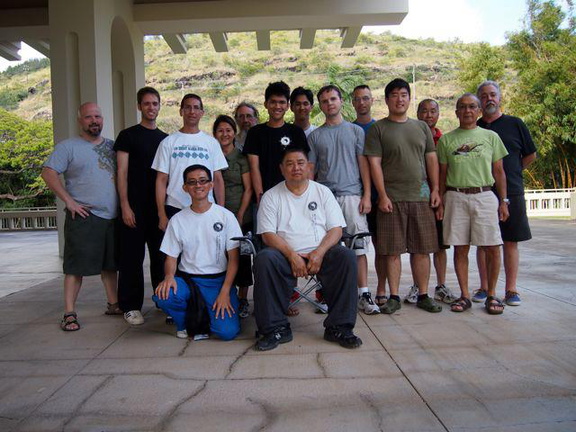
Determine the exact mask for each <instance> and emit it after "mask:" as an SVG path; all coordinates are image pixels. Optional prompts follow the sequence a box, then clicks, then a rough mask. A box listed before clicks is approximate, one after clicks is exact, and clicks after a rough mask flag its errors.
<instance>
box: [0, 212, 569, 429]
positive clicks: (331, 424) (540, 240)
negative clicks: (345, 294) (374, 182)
mask: <svg viewBox="0 0 576 432" xmlns="http://www.w3.org/2000/svg"><path fill="white" fill-rule="evenodd" d="M532 228H533V234H534V237H535V238H534V240H532V241H531V242H527V243H524V244H522V245H521V259H522V264H521V275H520V279H519V287H520V292H521V293H522V299H523V301H524V303H523V305H522V306H520V307H516V308H513V307H507V308H506V310H505V312H504V314H503V315H501V316H489V315H487V314H486V312H484V310H483V308H482V307H481V306H480V305H478V304H474V306H473V308H472V310H471V311H467V312H465V313H462V314H455V313H451V312H450V311H449V310H448V308H445V310H444V311H443V312H442V313H440V314H429V313H427V312H424V311H421V310H419V309H416V308H415V307H414V306H412V305H403V307H402V309H401V310H400V311H399V312H397V313H396V314H394V315H392V316H384V315H378V316H365V315H359V316H358V318H359V319H358V323H357V328H356V330H357V333H358V335H359V336H360V337H361V338H362V339H363V341H364V345H363V346H362V347H361V348H360V349H358V350H353V351H348V350H345V349H343V348H340V347H339V346H337V345H335V344H332V343H328V342H325V341H324V340H322V334H323V330H322V324H321V322H322V319H323V317H322V316H320V315H316V314H314V313H313V311H312V309H311V307H309V306H308V305H302V306H301V307H300V309H301V314H300V315H299V316H298V317H295V318H293V319H291V322H292V326H293V330H294V341H293V342H291V343H288V344H285V345H281V346H280V347H279V348H278V349H276V350H273V351H271V352H266V353H258V352H255V351H253V350H252V345H253V343H254V338H253V335H254V330H255V326H254V322H253V319H251V318H250V319H248V320H245V321H244V327H243V330H242V334H241V336H240V338H239V339H237V340H235V341H231V342H222V341H218V340H207V341H201V342H190V341H183V340H180V339H177V338H175V337H174V328H173V327H169V326H166V325H165V324H164V321H163V316H162V314H161V313H160V312H158V311H156V310H155V309H154V308H153V305H152V303H151V302H150V301H149V300H147V302H146V304H145V309H144V311H143V312H144V313H145V316H146V323H145V324H144V325H143V326H139V327H132V328H131V327H130V326H128V325H127V324H126V323H125V322H124V320H123V319H122V318H121V317H109V316H105V315H104V314H103V312H104V309H105V296H104V292H103V289H102V287H101V284H100V281H99V279H98V278H97V277H90V278H86V280H85V285H84V287H83V289H82V291H81V293H80V299H79V302H78V307H77V309H78V314H79V319H80V320H81V323H82V326H83V328H82V330H80V331H79V332H73V333H64V332H62V331H61V330H60V329H59V326H58V321H59V318H60V315H61V313H62V310H61V309H62V298H61V297H62V294H61V293H62V288H61V284H62V278H61V276H58V277H57V278H52V277H51V276H53V275H54V273H53V272H59V271H60V267H59V266H60V264H59V263H58V259H57V257H56V256H55V246H54V249H50V246H49V243H50V241H49V239H48V237H47V236H49V235H50V233H41V235H39V236H38V237H36V238H27V237H26V236H28V235H32V237H34V236H36V235H37V233H32V234H0V253H1V255H0V256H2V257H3V258H2V261H3V263H4V265H2V267H1V268H0V280H1V281H2V282H1V283H0V284H1V285H2V287H1V288H5V287H6V284H12V282H10V281H11V280H12V279H11V278H13V279H14V280H17V281H20V282H22V281H23V280H25V279H26V277H25V275H26V273H27V272H29V273H30V279H29V280H30V281H31V282H30V285H34V286H30V287H29V288H27V289H24V290H22V291H19V292H16V293H13V294H11V295H8V296H6V297H4V298H2V299H0V341H1V344H0V430H1V431H60V430H62V431H129V430H131V431H188V430H190V431H192V430H193V431H222V430H237V431H256V430H265V431H302V430H314V431H351V430H357V431H378V430H380V431H507V432H512V431H514V432H520V431H522V432H536V431H538V432H541V431H558V432H560V431H562V432H564V431H576V314H575V312H576V284H575V283H574V279H575V276H576V259H575V258H574V257H575V256H576V241H575V240H576V224H575V223H573V222H568V221H543V220H535V221H532ZM6 236H12V237H10V241H6V239H7V237H6ZM14 236H21V238H22V239H23V247H17V246H15V244H16V243H17V241H18V239H17V238H15V237H14ZM42 238H43V239H44V240H46V244H44V246H41V245H42V243H43V242H42V241H41V239H42ZM53 241H54V242H56V239H55V236H54V240H53ZM54 244H55V243H54ZM42 248H44V249H42ZM42 250H44V251H51V250H53V251H54V254H53V253H52V252H41V251H42ZM35 254H36V255H35ZM470 258H471V286H472V287H474V286H475V283H476V281H477V275H476V271H475V270H474V268H475V265H474V257H473V252H471V255H470ZM6 260H8V261H6ZM6 263H8V265H6ZM452 268H453V266H452V264H451V263H450V264H449V279H448V282H449V285H450V286H451V287H452V288H456V287H457V283H456V279H455V276H454V274H453V272H452V271H451V270H450V269H452ZM38 277H40V278H44V277H46V279H42V280H43V281H42V282H41V283H37V282H38ZM370 277H371V282H372V286H375V275H374V273H373V272H371V275H370ZM410 284H411V282H410V277H409V268H408V266H407V265H406V261H405V265H404V269H403V278H402V287H403V291H406V290H407V287H408V285H410ZM431 286H433V284H431ZM499 287H500V292H501V291H502V290H503V274H501V277H500V283H499ZM402 294H405V292H403V293H402Z"/></svg>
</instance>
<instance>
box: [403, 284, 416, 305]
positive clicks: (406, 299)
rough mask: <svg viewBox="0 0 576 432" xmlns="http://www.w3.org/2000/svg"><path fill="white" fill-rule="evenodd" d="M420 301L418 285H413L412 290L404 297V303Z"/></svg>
mask: <svg viewBox="0 0 576 432" xmlns="http://www.w3.org/2000/svg"><path fill="white" fill-rule="evenodd" d="M417 301H418V285H412V286H411V287H410V291H408V294H407V295H406V297H404V303H410V304H416V302H417Z"/></svg>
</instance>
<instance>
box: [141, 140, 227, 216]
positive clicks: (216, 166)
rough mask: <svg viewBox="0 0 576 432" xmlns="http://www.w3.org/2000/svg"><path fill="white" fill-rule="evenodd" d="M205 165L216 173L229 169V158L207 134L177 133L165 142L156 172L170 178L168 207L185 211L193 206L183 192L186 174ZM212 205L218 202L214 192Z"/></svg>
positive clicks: (157, 156) (155, 167)
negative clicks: (184, 175) (193, 166)
mask: <svg viewBox="0 0 576 432" xmlns="http://www.w3.org/2000/svg"><path fill="white" fill-rule="evenodd" d="M195 164H198V165H204V166H205V167H206V168H208V169H209V170H210V172H211V173H212V177H214V171H219V170H222V169H226V168H228V163H227V162H226V158H225V157H224V154H223V153H222V149H221V148H220V144H218V141H216V140H215V139H214V138H213V137H211V136H210V135H208V134H207V133H205V132H202V131H200V132H198V133H195V134H187V133H182V132H174V133H173V134H171V135H169V136H168V137H166V138H164V139H163V140H162V142H161V143H160V146H159V147H158V150H157V151H156V156H155V157H154V161H153V162H152V168H153V169H155V170H156V171H159V172H162V173H164V174H168V176H169V178H168V188H167V190H166V195H167V197H166V204H167V205H169V206H172V207H176V208H180V209H182V208H184V207H187V206H189V205H190V204H192V202H191V200H190V195H188V194H187V193H186V192H184V190H183V189H182V185H183V184H184V180H183V179H182V174H183V173H184V170H185V169H186V168H188V167H189V166H190V165H195ZM209 199H210V201H212V202H213V201H214V199H213V196H212V191H211V192H210V197H209Z"/></svg>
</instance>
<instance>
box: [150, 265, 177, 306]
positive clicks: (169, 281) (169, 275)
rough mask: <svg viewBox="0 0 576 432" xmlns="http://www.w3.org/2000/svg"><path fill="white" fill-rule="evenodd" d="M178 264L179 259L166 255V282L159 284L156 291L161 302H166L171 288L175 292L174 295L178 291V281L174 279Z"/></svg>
mask: <svg viewBox="0 0 576 432" xmlns="http://www.w3.org/2000/svg"><path fill="white" fill-rule="evenodd" d="M177 263H178V259H177V258H175V257H171V256H169V255H166V260H165V261H164V280H163V281H162V282H160V283H159V284H158V286H157V287H156V290H155V293H156V295H157V296H158V298H159V299H160V300H166V299H167V298H168V296H169V295H170V288H172V289H173V290H174V294H176V292H177V291H178V288H177V284H176V279H174V275H175V274H176V266H177Z"/></svg>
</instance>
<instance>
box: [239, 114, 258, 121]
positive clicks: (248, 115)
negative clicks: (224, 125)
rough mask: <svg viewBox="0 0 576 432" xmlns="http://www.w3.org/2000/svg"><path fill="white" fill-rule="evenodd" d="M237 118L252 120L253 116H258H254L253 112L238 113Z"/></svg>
mask: <svg viewBox="0 0 576 432" xmlns="http://www.w3.org/2000/svg"><path fill="white" fill-rule="evenodd" d="M236 118H238V119H240V120H244V119H246V120H252V119H253V118H256V116H253V115H252V114H238V115H237V116H236Z"/></svg>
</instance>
